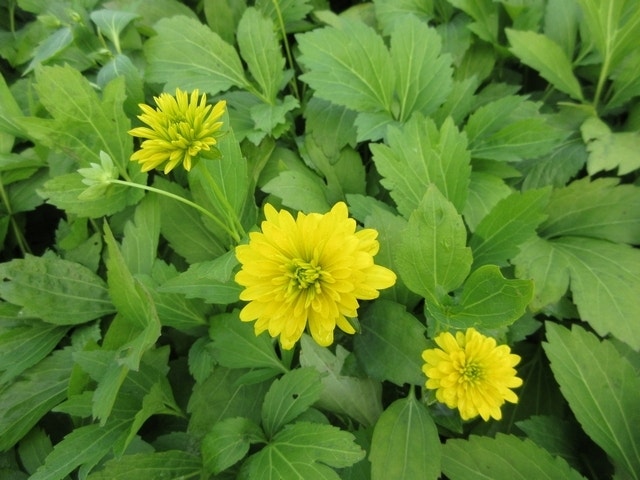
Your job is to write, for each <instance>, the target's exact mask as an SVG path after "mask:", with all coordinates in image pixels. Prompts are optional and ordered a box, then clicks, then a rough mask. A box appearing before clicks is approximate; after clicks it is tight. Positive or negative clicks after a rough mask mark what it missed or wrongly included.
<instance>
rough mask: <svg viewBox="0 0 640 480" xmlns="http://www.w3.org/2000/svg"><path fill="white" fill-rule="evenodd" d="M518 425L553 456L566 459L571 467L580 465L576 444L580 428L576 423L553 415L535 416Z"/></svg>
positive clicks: (528, 436)
mask: <svg viewBox="0 0 640 480" xmlns="http://www.w3.org/2000/svg"><path fill="white" fill-rule="evenodd" d="M516 424H517V426H518V428H520V430H522V431H523V432H524V433H525V434H526V435H527V438H529V439H531V440H533V441H534V442H535V443H536V444H537V445H539V446H541V447H543V448H544V449H545V450H547V451H548V452H549V453H550V454H551V455H553V456H559V457H562V458H564V459H565V460H567V462H569V464H570V465H571V466H576V465H579V464H580V462H579V460H578V459H579V456H580V451H579V448H580V447H579V446H578V442H576V438H578V437H579V435H580V431H579V430H580V428H579V426H578V425H577V424H576V423H575V422H571V421H569V420H564V419H561V418H558V417H554V416H551V415H534V416H532V417H530V418H527V419H526V420H522V421H519V422H516Z"/></svg>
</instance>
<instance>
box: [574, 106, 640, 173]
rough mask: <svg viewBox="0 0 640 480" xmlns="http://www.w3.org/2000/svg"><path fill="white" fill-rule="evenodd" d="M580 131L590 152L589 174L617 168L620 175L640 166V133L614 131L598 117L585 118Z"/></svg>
mask: <svg viewBox="0 0 640 480" xmlns="http://www.w3.org/2000/svg"><path fill="white" fill-rule="evenodd" d="M580 132H581V133H582V139H583V140H584V143H585V144H586V146H587V151H588V152H589V158H588V159H587V171H588V172H589V175H593V174H595V173H598V172H601V171H603V170H613V169H615V168H617V169H618V175H625V174H627V173H630V172H633V171H634V170H636V169H638V168H640V153H639V152H640V133H638V132H618V133H613V132H611V129H610V128H609V127H608V126H607V124H606V123H604V122H603V121H602V120H600V119H599V118H597V117H589V118H588V119H587V120H585V121H584V123H583V124H582V125H581V126H580Z"/></svg>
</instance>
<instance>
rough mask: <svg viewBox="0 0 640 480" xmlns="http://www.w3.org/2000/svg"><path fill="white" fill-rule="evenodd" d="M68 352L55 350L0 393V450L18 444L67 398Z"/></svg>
mask: <svg viewBox="0 0 640 480" xmlns="http://www.w3.org/2000/svg"><path fill="white" fill-rule="evenodd" d="M72 368H73V360H72V359H71V351H70V350H69V349H66V350H57V351H55V352H54V353H53V354H52V355H50V356H48V357H47V358H45V359H44V360H42V361H41V362H40V363H38V364H36V365H34V366H33V367H31V368H28V369H27V370H25V371H24V372H23V373H22V375H21V376H20V378H19V379H17V380H16V381H14V382H13V383H11V384H10V385H8V386H7V387H6V388H3V389H2V390H0V450H1V451H5V450H8V449H10V448H11V447H12V446H13V445H15V444H16V443H18V442H19V441H20V439H22V438H23V437H24V436H25V435H26V434H27V432H29V430H31V428H32V427H33V426H34V425H36V424H37V423H38V422H39V421H40V419H41V418H42V417H43V416H44V415H46V414H47V413H48V412H49V411H50V410H51V409H52V408H53V407H55V406H56V405H58V404H59V403H61V402H62V401H63V400H64V399H65V398H66V396H67V387H68V384H69V376H70V375H71V370H72Z"/></svg>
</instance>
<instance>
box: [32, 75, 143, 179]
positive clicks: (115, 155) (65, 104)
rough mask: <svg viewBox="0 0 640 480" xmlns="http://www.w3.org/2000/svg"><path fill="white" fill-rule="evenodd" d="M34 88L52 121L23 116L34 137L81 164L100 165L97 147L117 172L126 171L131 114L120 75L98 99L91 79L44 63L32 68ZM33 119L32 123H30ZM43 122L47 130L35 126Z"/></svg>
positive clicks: (129, 151)
mask: <svg viewBox="0 0 640 480" xmlns="http://www.w3.org/2000/svg"><path fill="white" fill-rule="evenodd" d="M35 88H36V91H37V92H38V96H39V98H40V101H41V102H42V104H43V105H44V106H45V108H46V109H47V110H48V111H49V113H50V114H51V115H52V116H53V118H54V120H46V123H45V120H44V119H39V118H38V119H31V118H26V117H25V118H24V119H23V121H24V122H26V123H25V124H24V126H25V128H29V126H32V127H33V128H32V129H31V132H32V133H33V135H34V136H35V137H36V139H37V141H39V142H42V143H43V144H44V145H47V146H50V147H53V148H56V149H58V150H61V151H63V152H64V153H65V154H66V155H68V156H70V157H71V158H73V159H74V160H75V162H77V165H78V166H80V167H88V166H89V163H90V162H95V163H100V157H99V154H100V151H104V152H106V153H107V154H109V156H110V157H111V158H112V159H113V161H114V162H115V163H116V165H117V166H118V169H119V170H120V172H121V173H124V172H126V171H127V164H128V162H129V157H130V156H131V153H132V151H133V139H132V137H131V136H130V135H128V134H127V130H129V128H131V122H130V120H129V118H128V117H127V116H126V115H125V114H124V112H123V110H122V104H123V102H124V100H125V89H124V79H121V78H118V79H115V80H114V81H112V82H111V83H109V84H108V85H107V87H105V89H104V91H103V93H102V99H100V98H99V97H98V95H97V94H96V91H95V90H94V89H93V87H92V86H91V84H90V83H89V80H88V79H87V78H85V77H84V76H83V75H82V74H81V73H80V72H79V71H78V70H76V69H74V68H72V67H70V66H65V67H57V66H56V67H42V68H39V69H38V70H36V84H35ZM31 120H33V121H34V122H36V123H33V122H31ZM41 125H42V126H46V127H47V128H45V130H41V129H40V128H38V127H39V126H41Z"/></svg>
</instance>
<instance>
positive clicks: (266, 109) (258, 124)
mask: <svg viewBox="0 0 640 480" xmlns="http://www.w3.org/2000/svg"><path fill="white" fill-rule="evenodd" d="M299 106H300V103H299V102H298V100H296V98H295V97H293V96H292V95H286V96H285V97H284V98H283V99H282V100H274V101H273V103H270V104H268V103H259V104H257V105H254V106H252V107H251V111H250V114H251V119H252V120H253V123H254V125H255V128H256V129H257V130H258V131H255V132H252V133H249V134H248V135H247V138H249V140H251V141H252V142H253V143H254V144H255V145H258V144H259V143H260V142H261V141H262V139H263V138H264V137H265V136H266V135H270V136H272V137H274V138H279V137H280V136H281V135H282V134H283V133H284V132H285V131H286V127H287V125H289V124H291V119H290V118H289V117H291V113H290V112H291V111H292V110H294V109H296V108H298V107H299Z"/></svg>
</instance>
